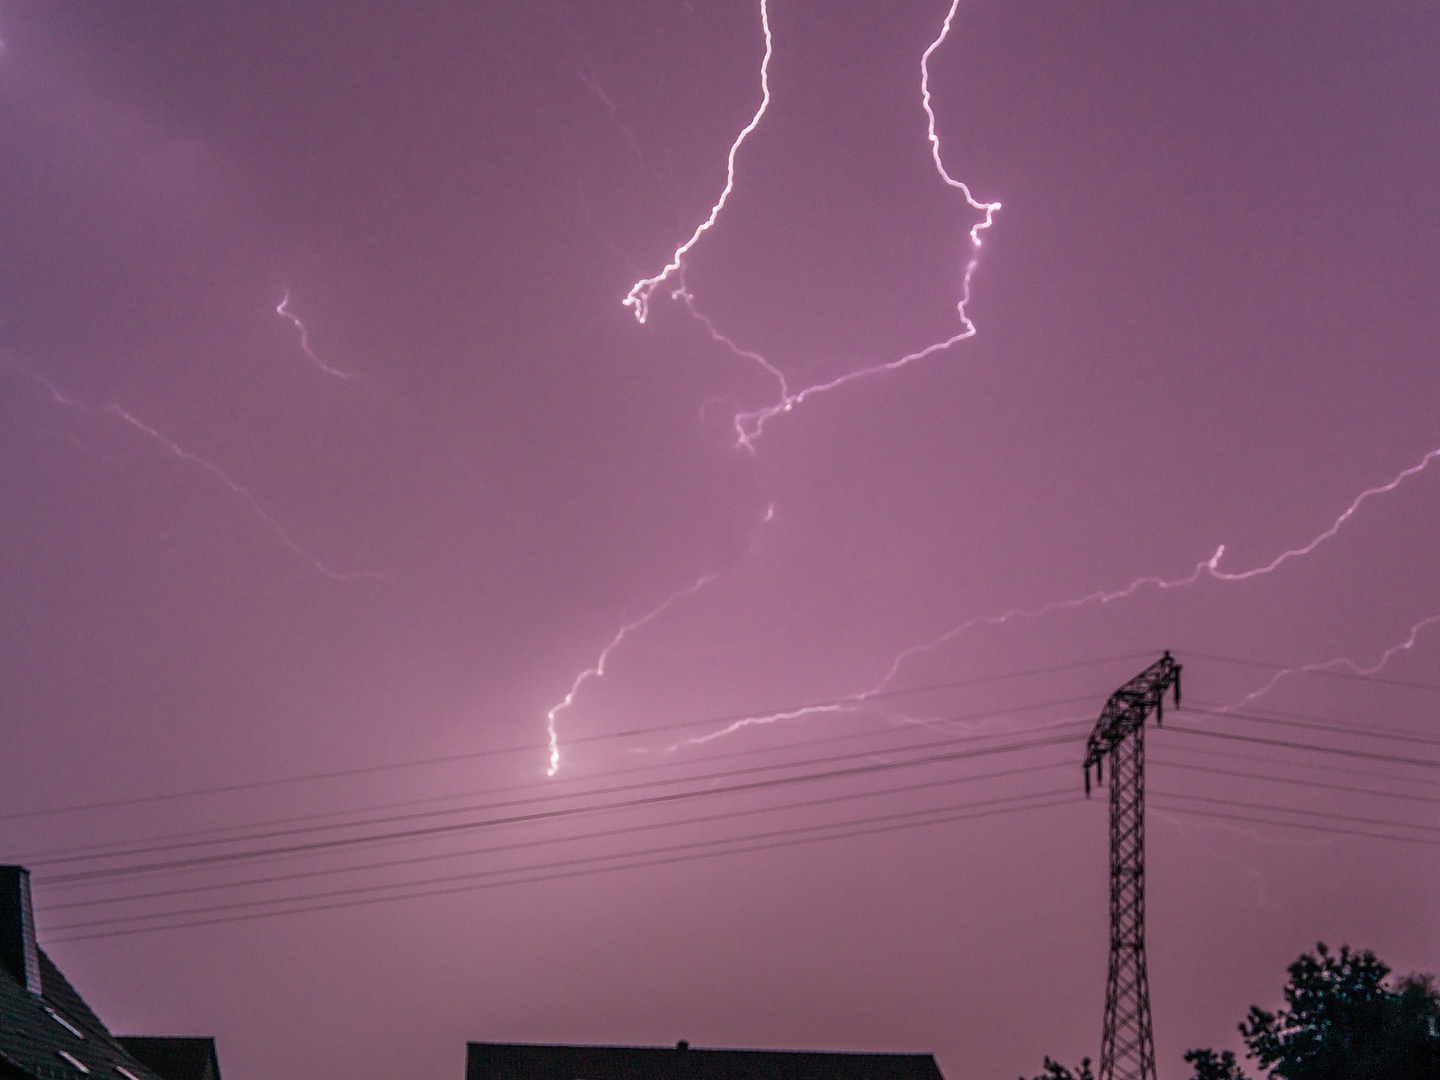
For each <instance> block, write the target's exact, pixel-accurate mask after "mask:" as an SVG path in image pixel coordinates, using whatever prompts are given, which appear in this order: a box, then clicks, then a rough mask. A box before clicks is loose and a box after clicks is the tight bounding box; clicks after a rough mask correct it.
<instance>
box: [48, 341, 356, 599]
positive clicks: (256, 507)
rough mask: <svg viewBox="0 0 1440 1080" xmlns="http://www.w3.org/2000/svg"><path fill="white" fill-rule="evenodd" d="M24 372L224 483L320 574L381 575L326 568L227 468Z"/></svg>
mask: <svg viewBox="0 0 1440 1080" xmlns="http://www.w3.org/2000/svg"><path fill="white" fill-rule="evenodd" d="M22 370H25V372H26V374H28V375H29V376H30V378H32V379H33V380H34V381H35V382H37V383H39V384H40V385H41V386H43V387H44V388H45V389H46V391H48V393H49V395H50V399H51V400H52V401H53V402H55V404H57V405H63V406H65V407H66V408H68V409H75V410H77V411H79V412H83V413H87V414H90V415H92V416H93V415H100V414H104V415H108V416H114V417H117V418H118V419H119V420H121V421H123V422H124V423H126V424H128V425H129V426H130V427H132V428H134V429H135V430H136V431H138V432H140V433H141V434H142V435H145V436H146V437H147V438H149V439H151V440H153V441H155V442H157V443H159V444H160V445H161V446H162V447H164V448H165V450H167V451H168V452H169V453H171V454H173V455H174V456H175V457H177V458H179V459H180V460H181V461H184V462H186V463H188V464H191V465H194V466H196V467H197V468H200V469H203V470H205V471H206V472H207V473H209V474H210V475H211V476H214V477H215V478H216V479H218V480H219V481H220V482H221V483H222V484H224V485H225V486H226V487H227V488H229V489H230V490H231V492H233V493H234V494H235V495H237V496H239V497H240V499H241V500H242V501H243V502H244V503H245V505H246V506H247V507H248V508H249V510H250V512H251V514H253V515H254V516H255V517H257V518H259V519H260V520H261V521H262V522H264V523H265V525H266V526H268V527H269V529H270V531H271V532H272V533H274V534H275V536H276V537H277V538H278V539H279V541H280V543H281V544H283V545H284V546H285V547H286V548H288V549H289V550H290V551H291V552H292V553H293V554H295V555H298V556H299V557H300V558H302V559H304V560H305V561H306V562H307V563H309V564H310V565H311V566H312V567H314V568H315V569H316V570H317V571H319V572H320V573H321V574H324V575H325V576H326V577H328V578H330V579H331V580H333V581H355V580H358V579H364V578H372V579H373V578H377V577H378V576H379V575H378V574H374V573H370V572H368V571H358V572H353V573H343V572H341V571H339V570H335V569H333V568H331V567H330V566H328V565H326V564H325V563H324V562H322V561H321V560H320V558H319V557H318V556H316V555H314V554H313V553H311V552H310V551H308V550H307V549H305V548H304V547H302V546H301V545H300V544H299V543H297V542H296V540H295V538H294V537H292V536H291V535H290V533H289V531H288V530H287V529H286V528H285V526H284V525H282V524H281V523H280V522H279V520H278V519H276V517H275V516H274V515H273V514H271V513H270V512H269V511H267V510H266V509H265V508H264V507H263V506H261V505H260V503H259V502H258V501H257V500H256V498H255V496H254V495H253V494H252V493H251V491H250V489H249V488H247V487H246V486H245V485H244V484H242V483H240V482H239V481H238V480H235V479H234V478H233V477H232V476H231V475H230V474H229V473H227V472H226V471H225V470H224V469H222V468H220V466H219V465H216V464H215V463H214V462H213V461H207V460H206V459H205V458H203V457H201V456H200V455H198V454H195V453H192V452H190V451H189V450H187V449H185V448H184V447H183V446H181V445H180V444H179V443H177V442H176V441H175V440H174V439H172V438H170V437H169V436H168V435H164V434H162V433H161V432H159V431H157V430H156V429H155V428H153V427H151V426H150V425H149V424H147V423H145V422H144V421H143V420H141V419H139V418H138V417H136V416H135V415H134V414H133V413H131V412H130V411H128V410H127V409H125V408H123V407H121V406H120V405H116V404H113V403H112V404H109V405H105V406H99V407H97V406H95V405H90V404H87V403H86V402H83V401H77V400H76V399H74V398H72V397H70V396H69V395H67V394H65V393H63V392H62V391H61V390H60V388H59V387H58V386H56V385H55V384H54V383H53V382H51V381H50V380H49V379H47V378H45V376H43V375H40V374H38V373H37V372H34V371H30V370H28V369H22Z"/></svg>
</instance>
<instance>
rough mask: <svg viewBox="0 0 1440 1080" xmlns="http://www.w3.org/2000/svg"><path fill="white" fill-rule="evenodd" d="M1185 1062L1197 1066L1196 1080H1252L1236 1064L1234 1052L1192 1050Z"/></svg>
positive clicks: (1186, 1056)
mask: <svg viewBox="0 0 1440 1080" xmlns="http://www.w3.org/2000/svg"><path fill="white" fill-rule="evenodd" d="M1185 1060H1186V1061H1188V1062H1190V1064H1192V1065H1194V1066H1195V1078H1194V1080H1250V1078H1249V1077H1248V1076H1246V1075H1245V1073H1244V1072H1243V1071H1242V1070H1241V1068H1240V1066H1239V1065H1237V1064H1235V1051H1234V1050H1225V1051H1222V1052H1221V1053H1219V1054H1217V1053H1215V1051H1214V1050H1191V1051H1190V1052H1189V1053H1188V1054H1186V1055H1185Z"/></svg>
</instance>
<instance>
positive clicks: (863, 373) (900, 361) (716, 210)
mask: <svg viewBox="0 0 1440 1080" xmlns="http://www.w3.org/2000/svg"><path fill="white" fill-rule="evenodd" d="M959 7H960V0H952V2H951V5H950V10H949V11H948V12H946V14H945V19H944V22H943V23H942V24H941V28H940V33H939V35H938V36H937V37H936V38H935V40H934V41H932V42H931V43H930V45H929V47H928V48H926V50H925V52H924V53H923V54H922V55H921V57H920V104H921V107H922V108H923V109H924V110H925V118H926V135H927V138H928V139H929V142H930V155H931V157H932V158H933V159H934V161H935V170H936V172H938V173H939V174H940V179H941V180H942V181H943V182H944V183H945V184H946V185H948V186H949V187H952V188H955V189H956V190H957V191H959V192H960V193H961V194H962V195H964V197H965V201H966V202H967V203H968V204H969V205H970V207H971V208H972V209H974V210H978V211H980V212H981V213H982V214H983V215H984V217H983V219H982V220H980V221H979V222H977V223H976V224H975V225H973V226H972V227H971V229H970V243H971V245H972V248H973V249H974V250H973V251H972V254H971V257H970V259H969V260H968V262H967V263H966V264H965V272H964V274H963V275H962V277H961V284H960V300H959V302H958V303H957V304H956V312H957V313H958V315H959V317H960V329H959V330H958V331H957V332H956V333H955V334H953V335H951V336H950V337H948V338H946V339H945V340H943V341H937V342H934V343H932V344H930V345H927V346H925V347H924V348H923V349H919V350H916V351H915V352H910V353H906V354H905V355H904V356H900V357H897V358H895V359H893V360H886V361H883V362H881V363H877V364H871V365H869V366H866V367H861V368H856V369H854V370H852V371H847V372H845V373H844V374H842V375H839V376H837V377H835V378H833V379H830V380H828V381H825V382H820V383H815V384H813V385H811V386H807V387H805V388H804V389H801V390H797V391H791V389H790V387H789V384H788V382H787V381H786V378H785V375H784V373H783V372H781V371H780V369H779V368H778V367H776V366H775V365H774V364H772V363H771V362H770V361H769V360H767V359H766V358H765V357H764V356H762V355H761V354H760V353H758V352H756V351H755V350H753V349H746V348H742V347H741V346H740V345H738V344H736V342H735V341H734V340H733V339H732V338H731V337H729V336H728V335H727V334H725V333H723V332H722V331H721V330H719V329H718V328H717V327H716V326H715V324H714V322H713V321H712V320H711V319H710V318H709V316H707V315H706V314H704V313H703V312H702V311H701V310H700V309H699V307H698V306H697V305H696V302H695V297H694V295H693V294H692V293H691V292H690V291H689V289H688V288H687V287H686V286H685V282H684V277H683V272H684V260H685V256H686V254H688V253H689V251H690V250H691V249H692V248H693V247H694V246H695V245H696V244H697V243H698V242H699V241H700V238H701V237H702V236H703V235H704V234H705V233H706V232H707V231H709V229H710V228H711V227H712V226H713V225H714V224H715V222H716V221H717V220H718V218H719V217H720V212H721V211H722V210H723V209H724V208H725V204H726V202H727V201H728V200H729V198H730V194H731V192H732V191H734V189H735V157H736V154H737V153H738V152H739V150H740V146H741V144H742V143H743V142H744V141H745V139H746V138H747V137H748V136H749V135H750V133H751V132H752V131H754V130H755V128H756V127H758V126H759V124H760V120H761V118H762V117H763V116H764V115H765V110H766V108H767V107H768V106H769V104H770V80H769V72H770V57H771V55H772V53H773V40H772V38H771V34H770V15H769V7H768V0H761V4H760V21H761V25H762V27H763V29H764V32H765V58H764V60H763V61H762V63H761V65H760V87H761V102H760V107H759V109H757V110H756V112H755V115H754V116H753V117H752V118H751V120H750V123H749V124H747V125H746V126H745V127H744V128H743V129H742V130H741V132H740V134H739V135H738V136H736V138H735V141H734V142H733V143H732V144H731V145H730V154H729V156H728V158H727V159H726V172H725V187H724V189H723V190H722V191H721V193H720V197H719V198H718V199H717V200H716V201H715V205H714V206H713V207H711V209H710V214H709V216H708V217H707V218H706V219H705V220H704V221H702V222H701V223H700V225H699V226H697V227H696V229H695V231H694V232H693V233H692V234H691V235H690V238H689V239H688V240H686V241H685V242H684V243H683V244H681V245H680V246H679V247H678V248H676V249H675V252H674V254H673V255H672V256H671V257H670V261H669V262H668V263H666V264H665V266H664V267H663V268H662V269H661V271H660V273H658V274H656V275H655V276H654V277H649V278H641V279H640V280H639V281H637V282H636V283H635V284H634V285H633V286H632V287H631V289H630V292H629V293H628V294H627V295H626V297H625V299H624V301H623V303H624V304H625V305H626V306H627V307H630V308H632V309H634V312H635V318H636V319H638V320H639V321H640V322H641V323H643V322H645V320H646V318H647V317H648V315H649V311H650V299H651V296H652V294H653V293H654V291H655V290H656V289H657V288H658V287H659V286H660V285H661V284H662V283H663V282H665V281H666V280H668V279H669V278H671V277H672V276H674V277H676V278H678V279H679V284H678V285H677V287H676V288H675V289H674V290H673V291H672V292H671V294H670V295H671V299H674V300H679V301H681V302H682V303H683V304H684V305H685V307H686V309H687V310H688V311H689V312H690V314H691V315H693V316H694V317H695V318H696V320H697V321H699V322H700V324H701V325H702V326H704V328H705V330H706V332H707V333H709V335H710V337H711V338H712V339H713V340H714V341H716V342H717V343H719V344H721V345H723V346H725V347H726V348H727V349H729V350H730V351H731V352H733V353H734V354H735V355H736V356H738V357H740V358H741V359H743V360H748V361H751V362H752V363H755V364H758V365H759V366H760V367H761V368H763V369H764V370H765V371H766V372H767V373H768V374H769V375H770V376H771V377H773V378H774V379H775V380H776V382H777V383H778V384H779V391H780V395H779V398H778V399H777V400H776V401H775V402H774V403H772V404H770V405H767V406H765V407H763V408H760V409H752V410H742V411H739V412H737V413H736V414H735V417H734V420H733V424H734V430H735V442H736V445H737V446H740V447H743V448H745V449H746V450H749V451H751V452H754V449H755V441H756V440H757V439H758V438H759V437H760V435H761V433H762V432H763V431H764V428H765V425H766V423H767V422H769V421H770V420H771V419H772V418H774V417H776V416H779V415H780V414H781V413H787V412H791V411H793V410H794V409H795V407H796V406H798V405H801V404H803V403H804V402H805V401H806V400H807V399H809V398H811V397H814V396H816V395H818V394H823V393H826V392H827V391H830V390H836V389H838V388H840V387H842V386H845V385H847V384H848V383H852V382H855V381H856V380H858V379H865V378H869V377H870V376H872V375H879V374H881V373H883V372H887V371H898V370H899V369H900V368H903V367H906V366H908V365H910V364H912V363H915V362H916V361H919V360H923V359H925V358H926V357H928V356H932V355H934V354H935V353H940V352H944V351H945V350H947V349H949V348H951V347H952V346H954V345H957V344H959V343H960V342H962V341H965V340H966V339H968V338H972V337H974V336H975V333H976V331H975V324H974V323H973V322H972V321H971V319H970V316H969V315H968V314H967V313H966V310H965V309H966V306H967V305H968V304H969V303H970V289H971V282H972V279H973V278H974V276H975V269H976V267H977V266H978V265H979V258H978V251H979V248H980V245H981V237H980V234H981V233H982V232H984V231H985V230H986V229H988V228H990V226H991V225H992V224H993V223H994V220H995V212H996V211H997V210H999V209H1000V204H999V203H998V202H988V203H987V202H981V201H980V200H978V199H976V198H975V196H974V195H973V194H972V193H971V191H970V188H969V187H968V186H967V185H966V184H965V183H963V182H962V181H960V180H956V179H955V178H954V177H953V176H951V175H950V173H949V172H948V171H946V169H945V164H944V160H943V159H942V157H941V154H940V136H939V134H938V133H937V131H936V122H935V110H934V107H933V105H932V102H931V96H930V57H931V56H932V55H933V54H934V53H935V50H936V49H938V48H939V47H940V46H941V45H942V44H943V43H944V41H945V39H946V38H947V37H948V36H949V34H950V27H951V25H952V24H953V23H954V21H955V13H956V12H957V11H958V10H959Z"/></svg>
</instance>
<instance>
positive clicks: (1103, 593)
mask: <svg viewBox="0 0 1440 1080" xmlns="http://www.w3.org/2000/svg"><path fill="white" fill-rule="evenodd" d="M1437 458H1440V447H1437V448H1436V449H1434V450H1431V451H1429V452H1428V453H1426V454H1425V455H1424V456H1423V457H1422V458H1421V459H1420V460H1419V461H1418V462H1416V463H1415V464H1414V465H1411V466H1409V467H1407V468H1404V469H1401V470H1400V472H1398V473H1397V474H1396V475H1395V477H1394V478H1393V479H1391V480H1390V481H1388V482H1387V483H1384V484H1378V485H1376V486H1374V487H1370V488H1366V489H1365V490H1364V491H1362V492H1360V494H1359V495H1357V496H1355V498H1354V499H1353V500H1352V501H1351V502H1350V504H1349V505H1348V506H1347V507H1346V508H1345V509H1344V511H1342V512H1341V514H1340V515H1339V516H1338V517H1337V518H1336V519H1335V521H1334V522H1333V523H1332V524H1331V525H1330V527H1329V528H1327V529H1325V530H1324V531H1323V532H1321V533H1319V534H1318V535H1317V536H1316V537H1315V538H1314V539H1312V540H1311V541H1310V542H1309V543H1307V544H1305V545H1303V546H1301V547H1296V548H1290V549H1288V550H1286V551H1284V552H1282V553H1281V554H1279V555H1277V556H1276V557H1275V558H1273V559H1271V560H1270V561H1269V562H1267V563H1263V564H1261V565H1259V566H1255V567H1252V568H1250V569H1248V570H1242V571H1225V570H1221V569H1220V559H1221V558H1222V557H1223V556H1224V554H1225V545H1224V544H1221V545H1220V546H1219V547H1218V548H1216V550H1215V554H1214V555H1212V556H1210V558H1208V559H1206V560H1203V561H1202V562H1199V563H1196V564H1195V569H1193V570H1192V571H1191V572H1190V573H1189V574H1186V575H1185V576H1183V577H1176V578H1165V577H1160V576H1158V575H1147V576H1145V577H1138V578H1136V579H1134V580H1133V581H1131V582H1130V583H1129V584H1127V585H1125V586H1123V587H1121V588H1118V589H1112V590H1105V589H1097V590H1095V591H1094V592H1090V593H1086V594H1085V595H1083V596H1077V597H1072V598H1070V599H1068V600H1056V601H1052V602H1050V603H1048V604H1042V605H1041V606H1039V607H1033V608H1022V607H1014V608H1010V609H1009V610H1008V611H1003V612H1001V613H999V614H998V615H980V616H976V617H974V618H971V619H967V620H966V621H965V622H962V623H960V624H959V625H957V626H954V627H951V628H950V629H949V630H946V631H945V632H944V633H942V634H940V635H939V636H938V637H935V638H933V639H931V640H930V641H926V642H922V643H921V644H918V645H911V646H909V647H908V648H906V649H904V650H902V651H901V652H899V653H897V654H896V656H895V658H894V659H893V660H892V661H891V662H890V666H889V668H888V669H887V670H886V672H885V675H884V677H883V678H881V679H880V681H879V682H877V683H875V685H873V686H871V687H870V688H868V689H866V690H861V691H859V692H857V693H855V694H853V695H851V696H849V697H847V698H843V699H841V700H840V701H838V702H832V703H829V704H826V705H812V706H807V707H805V708H800V709H793V710H789V711H787V712H777V713H768V714H764V715H756V716H751V717H746V718H744V719H741V720H736V721H733V722H732V723H730V724H728V725H727V726H726V727H724V728H722V729H719V730H717V731H714V732H711V733H709V734H707V735H703V736H699V737H697V738H695V739H691V740H688V742H687V745H688V744H690V743H694V744H699V743H705V742H709V741H711V740H712V739H716V738H720V737H721V736H724V735H730V734H734V733H735V732H737V731H740V730H742V729H744V728H747V727H755V726H764V725H769V724H774V723H778V722H780V721H783V720H794V719H798V718H800V717H802V716H809V715H814V714H817V713H831V712H854V711H858V710H859V709H861V708H864V707H865V706H866V704H867V702H869V700H870V699H871V698H873V697H875V696H876V695H878V694H881V693H883V692H884V691H886V690H888V689H889V688H890V686H891V684H892V683H893V682H894V681H895V678H896V676H897V675H899V674H900V670H901V668H902V667H903V666H904V664H905V662H906V661H907V660H909V659H911V658H912V657H915V656H919V655H922V654H924V653H929V652H933V651H934V650H936V649H938V648H940V647H941V646H943V645H946V644H948V643H949V642H952V641H954V640H955V639H956V638H959V637H962V636H963V635H965V634H967V633H969V632H970V631H972V630H978V629H980V628H981V627H987V626H988V627H995V626H1004V625H1006V624H1007V623H1010V622H1014V621H1017V620H1031V619H1039V618H1042V617H1044V616H1046V615H1053V614H1055V613H1057V612H1061V611H1074V610H1076V609H1079V608H1084V607H1090V606H1093V605H1101V606H1103V605H1106V604H1111V603H1114V602H1115V601H1117V600H1125V599H1128V598H1129V597H1131V596H1134V595H1135V594H1136V593H1137V592H1139V591H1140V590H1142V589H1146V588H1153V589H1157V590H1167V589H1181V588H1186V587H1188V586H1191V585H1194V584H1196V583H1197V582H1199V581H1200V580H1201V578H1202V577H1206V576H1208V577H1210V578H1213V579H1214V580H1216V581H1220V582H1225V583H1235V582H1241V581H1249V580H1250V579H1251V578H1256V577H1261V576H1263V575H1265V574H1271V573H1274V572H1275V571H1276V570H1278V569H1279V568H1280V567H1281V566H1283V565H1284V564H1285V563H1286V562H1289V561H1290V560H1292V559H1297V558H1300V557H1302V556H1305V555H1309V554H1310V553H1311V552H1313V551H1314V550H1315V549H1316V548H1318V547H1319V546H1320V545H1321V544H1323V543H1324V542H1325V541H1326V540H1329V539H1331V538H1332V537H1334V536H1335V535H1336V534H1337V533H1339V531H1340V530H1341V529H1342V528H1343V527H1344V526H1345V524H1346V523H1347V522H1348V521H1350V519H1351V518H1352V517H1354V516H1355V513H1356V512H1357V511H1358V510H1359V509H1360V507H1361V505H1362V504H1363V503H1365V502H1366V501H1367V500H1369V499H1372V498H1375V497H1376V496H1379V495H1385V494H1389V493H1391V492H1393V491H1395V490H1396V489H1397V488H1398V487H1400V485H1401V484H1403V483H1404V482H1405V481H1406V480H1408V479H1410V478H1411V477H1413V476H1417V475H1419V474H1420V473H1422V472H1424V471H1425V469H1426V468H1427V467H1428V466H1429V465H1430V464H1431V463H1432V462H1434V461H1435V460H1436V459H1437ZM1436 622H1440V615H1433V616H1431V617H1429V618H1427V619H1424V620H1422V621H1420V622H1418V623H1416V624H1415V625H1414V626H1413V627H1412V628H1411V630H1410V634H1409V636H1408V637H1407V638H1406V639H1405V640H1404V641H1402V642H1400V643H1399V644H1396V645H1393V646H1391V647H1390V648H1389V649H1387V650H1386V651H1385V653H1384V654H1383V655H1382V656H1381V658H1380V660H1379V662H1378V663H1377V664H1376V665H1375V666H1373V667H1368V668H1366V667H1362V666H1360V665H1359V664H1357V663H1355V662H1354V661H1353V660H1350V659H1348V658H1344V657H1341V658H1339V659H1336V660H1327V661H1325V662H1323V663H1319V664H1311V665H1308V666H1306V667H1301V668H1287V669H1285V670H1283V671H1281V672H1278V673H1277V674H1276V675H1275V676H1274V677H1273V678H1272V679H1271V680H1270V682H1269V683H1267V684H1266V685H1265V686H1263V687H1262V688H1260V689H1259V690H1256V691H1254V692H1253V693H1251V694H1250V695H1249V696H1248V697H1246V698H1244V699H1243V700H1242V701H1239V702H1236V703H1235V704H1233V705H1230V706H1228V707H1227V708H1231V709H1235V708H1240V707H1241V706H1242V705H1246V704H1249V703H1250V702H1251V701H1254V700H1255V699H1256V698H1258V697H1260V696H1262V695H1264V694H1266V693H1269V691H1270V690H1271V689H1272V688H1273V687H1274V686H1275V684H1277V683H1279V682H1280V681H1281V680H1282V679H1285V678H1287V677H1289V676H1291V675H1297V674H1301V673H1304V672H1311V671H1324V670H1333V669H1334V668H1337V667H1344V668H1348V669H1349V670H1350V671H1351V672H1352V673H1354V674H1358V675H1374V674H1376V673H1377V672H1378V671H1380V670H1381V669H1382V668H1383V667H1384V666H1385V665H1386V664H1388V663H1389V662H1390V660H1391V659H1392V658H1393V657H1394V656H1395V655H1396V654H1397V653H1400V652H1404V651H1408V650H1409V649H1411V648H1413V647H1414V645H1415V641H1416V637H1417V635H1418V634H1419V633H1420V631H1422V630H1423V629H1425V628H1426V627H1428V626H1430V625H1432V624H1433V623H1436Z"/></svg>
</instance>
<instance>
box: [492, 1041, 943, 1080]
mask: <svg viewBox="0 0 1440 1080" xmlns="http://www.w3.org/2000/svg"><path fill="white" fill-rule="evenodd" d="M465 1080H944V1077H942V1076H941V1074H940V1068H939V1066H938V1065H936V1064H935V1058H934V1056H933V1055H931V1054H852V1053H830V1052H819V1051H803V1050H692V1049H690V1048H689V1047H688V1045H687V1044H684V1043H681V1044H679V1045H677V1046H674V1047H652V1046H538V1045H531V1044H525V1043H473V1042H472V1043H470V1044H469V1045H468V1047H467V1051H466V1058H465Z"/></svg>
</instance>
